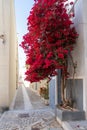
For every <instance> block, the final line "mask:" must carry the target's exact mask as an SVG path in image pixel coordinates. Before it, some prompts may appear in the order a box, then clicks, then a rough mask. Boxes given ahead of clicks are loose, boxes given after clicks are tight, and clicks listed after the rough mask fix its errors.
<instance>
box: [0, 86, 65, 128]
mask: <svg viewBox="0 0 87 130" xmlns="http://www.w3.org/2000/svg"><path fill="white" fill-rule="evenodd" d="M22 88H23V87H22ZM22 88H21V87H19V88H18V92H17V95H16V99H15V103H14V107H13V110H9V111H6V112H4V114H3V115H2V117H1V118H0V130H63V129H62V127H61V126H60V125H59V123H58V122H57V121H56V119H55V115H54V113H53V111H52V109H51V108H50V107H49V106H45V104H44V102H43V101H42V99H41V98H40V97H39V96H38V95H37V94H35V93H34V92H32V90H30V89H28V88H27V89H25V90H26V92H27V94H28V97H29V100H28V101H30V104H32V107H31V108H32V109H31V108H30V109H29V110H25V109H24V108H25V106H24V105H25V99H24V96H25V95H23V94H24V92H22V91H23V89H22ZM25 97H27V96H25ZM26 99H27V98H26ZM37 104H38V105H37Z"/></svg>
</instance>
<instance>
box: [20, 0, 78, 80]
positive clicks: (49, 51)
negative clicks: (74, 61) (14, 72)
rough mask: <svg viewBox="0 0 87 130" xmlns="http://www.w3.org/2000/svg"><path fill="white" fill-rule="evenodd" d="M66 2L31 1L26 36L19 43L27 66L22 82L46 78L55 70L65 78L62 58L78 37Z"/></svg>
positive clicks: (52, 74) (50, 0)
mask: <svg viewBox="0 0 87 130" xmlns="http://www.w3.org/2000/svg"><path fill="white" fill-rule="evenodd" d="M66 1H67V0H35V3H34V6H33V8H32V10H31V12H30V15H29V17H28V18H27V20H28V23H27V26H28V33H27V34H25V35H24V36H23V42H22V43H21V46H22V48H23V49H24V52H25V53H26V64H27V65H28V67H27V70H26V73H25V74H26V80H28V81H30V82H37V81H40V80H42V79H44V78H47V77H48V78H50V77H51V76H54V75H56V69H61V70H62V72H63V74H64V76H65V77H66V78H67V76H68V72H67V64H66V59H67V55H68V53H69V52H71V51H72V50H73V45H74V44H75V43H76V38H77V36H78V34H77V32H76V30H75V28H74V27H73V23H72V21H71V16H69V15H68V14H67V10H66V5H67V4H65V2H66Z"/></svg>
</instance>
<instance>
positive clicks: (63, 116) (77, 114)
mask: <svg viewBox="0 0 87 130" xmlns="http://www.w3.org/2000/svg"><path fill="white" fill-rule="evenodd" d="M56 115H57V116H58V118H59V119H60V120H61V121H74V120H85V112H84V111H68V110H61V109H59V108H57V109H56Z"/></svg>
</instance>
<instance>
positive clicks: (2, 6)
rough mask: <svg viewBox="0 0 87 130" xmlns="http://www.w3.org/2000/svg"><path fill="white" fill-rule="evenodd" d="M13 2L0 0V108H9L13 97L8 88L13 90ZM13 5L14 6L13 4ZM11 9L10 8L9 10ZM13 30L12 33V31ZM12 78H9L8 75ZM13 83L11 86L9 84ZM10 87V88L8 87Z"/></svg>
mask: <svg viewBox="0 0 87 130" xmlns="http://www.w3.org/2000/svg"><path fill="white" fill-rule="evenodd" d="M12 4H13V0H0V35H2V34H4V37H5V42H4V43H3V40H2V39H0V106H9V104H10V99H11V98H12V97H13V96H10V95H11V93H13V92H11V90H12V89H10V88H15V80H16V79H15V78H16V77H15V76H14V75H15V73H16V72H15V65H14V62H13V63H12V61H11V57H12V56H13V55H15V53H16V52H15V51H16V50H15V46H16V29H14V26H15V25H14V22H12V20H13V19H14V17H15V16H14V15H13V16H12V14H11V12H13V11H12V10H13V9H14V8H13V7H12ZM13 5H14V4H13ZM11 7H12V8H11ZM12 30H13V31H12ZM12 44H13V47H14V49H13V47H12V46H11V45H12ZM12 58H13V60H16V57H15V56H13V57H12ZM12 64H13V66H14V69H13V71H11V66H12ZM11 74H12V75H13V76H14V79H12V78H13V76H12V77H11V76H10V75H11ZM10 81H12V82H13V85H12V84H11V83H10ZM10 85H11V86H10Z"/></svg>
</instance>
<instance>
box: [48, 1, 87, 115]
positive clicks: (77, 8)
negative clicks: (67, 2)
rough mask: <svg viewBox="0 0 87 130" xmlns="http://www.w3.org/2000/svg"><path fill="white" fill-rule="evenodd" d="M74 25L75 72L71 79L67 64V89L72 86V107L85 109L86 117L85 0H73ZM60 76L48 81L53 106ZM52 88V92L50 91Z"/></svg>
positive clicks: (86, 7) (86, 53) (86, 32)
mask: <svg viewBox="0 0 87 130" xmlns="http://www.w3.org/2000/svg"><path fill="white" fill-rule="evenodd" d="M74 13H75V17H74V19H73V22H74V26H75V28H76V30H77V32H78V34H79V37H78V39H77V43H76V45H75V48H74V51H73V53H72V56H73V61H74V62H76V63H77V67H76V73H75V76H74V79H73V76H72V71H73V68H72V66H69V67H70V68H69V72H70V74H71V76H70V78H69V79H68V81H67V89H68V90H69V89H70V87H72V96H73V99H74V107H75V108H76V109H78V110H80V111H85V114H86V118H87V94H86V93H87V0H75V5H74ZM59 82H60V76H59V77H58V76H57V77H54V78H53V79H52V80H51V82H50V89H51V90H50V92H51V94H50V99H51V100H50V104H51V106H52V107H55V106H56V105H57V104H58V98H60V97H59V95H58V94H59V92H58V91H60V87H59V85H60V83H59ZM53 88H54V93H52V91H53Z"/></svg>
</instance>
